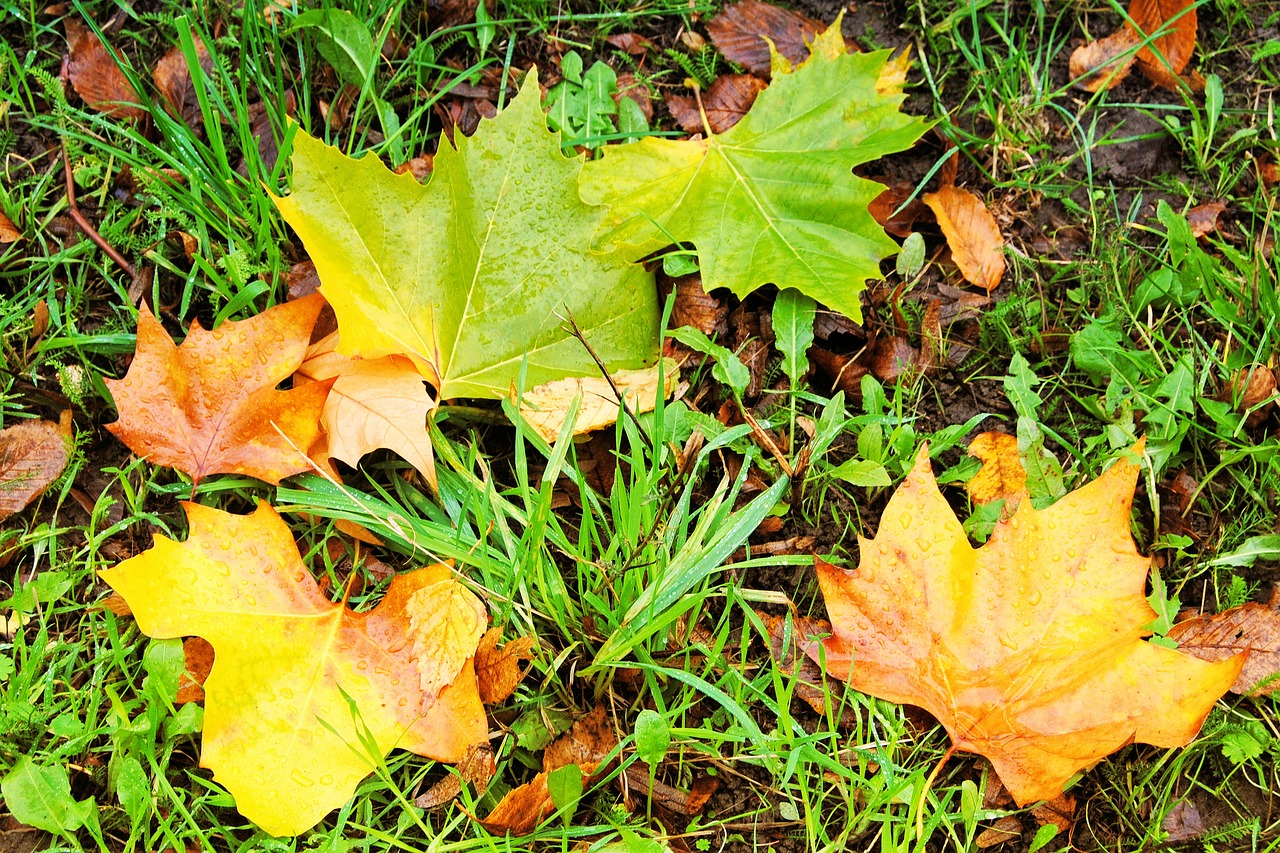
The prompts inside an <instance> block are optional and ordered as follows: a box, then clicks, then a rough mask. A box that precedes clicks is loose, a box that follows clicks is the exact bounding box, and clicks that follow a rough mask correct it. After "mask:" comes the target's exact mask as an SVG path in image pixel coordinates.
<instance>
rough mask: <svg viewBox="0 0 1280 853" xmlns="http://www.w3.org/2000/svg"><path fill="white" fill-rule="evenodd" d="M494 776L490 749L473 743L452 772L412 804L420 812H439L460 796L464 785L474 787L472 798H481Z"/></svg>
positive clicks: (496, 765)
mask: <svg viewBox="0 0 1280 853" xmlns="http://www.w3.org/2000/svg"><path fill="white" fill-rule="evenodd" d="M497 772H498V764H497V762H496V761H494V758H493V748H492V747H490V746H489V744H487V743H473V744H472V745H471V746H469V747H467V751H466V753H465V754H464V755H463V756H462V760H461V761H459V762H458V764H457V766H456V767H454V768H453V772H450V773H449V774H448V775H447V776H445V777H444V778H443V779H441V780H440V781H439V782H436V783H435V784H434V785H432V786H431V787H430V788H428V789H427V790H426V791H425V792H424V793H422V794H420V795H419V796H418V797H417V798H416V799H414V801H413V804H414V805H415V806H417V807H418V808H420V809H436V808H439V807H440V806H443V805H445V804H446V803H449V802H451V801H452V800H453V799H454V798H455V797H457V796H458V795H459V794H461V793H462V785H463V783H464V782H465V783H468V784H471V785H474V786H475V789H476V796H477V797H482V796H484V792H485V791H487V790H489V782H490V781H491V780H492V779H493V774H495V773H497Z"/></svg>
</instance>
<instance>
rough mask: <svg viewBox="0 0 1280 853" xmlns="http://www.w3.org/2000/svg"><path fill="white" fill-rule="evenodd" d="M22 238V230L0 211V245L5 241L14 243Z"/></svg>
mask: <svg viewBox="0 0 1280 853" xmlns="http://www.w3.org/2000/svg"><path fill="white" fill-rule="evenodd" d="M21 239H22V232H21V231H20V230H18V226H17V225H14V224H13V220H12V219H10V218H9V217H7V216H5V215H4V212H3V211H0V245H2V244H5V243H16V242H18V241H19V240H21Z"/></svg>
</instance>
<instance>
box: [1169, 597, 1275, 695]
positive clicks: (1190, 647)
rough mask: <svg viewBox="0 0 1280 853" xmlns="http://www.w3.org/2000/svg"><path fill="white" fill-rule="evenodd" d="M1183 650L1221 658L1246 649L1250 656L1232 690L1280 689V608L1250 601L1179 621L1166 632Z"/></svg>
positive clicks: (1204, 657)
mask: <svg viewBox="0 0 1280 853" xmlns="http://www.w3.org/2000/svg"><path fill="white" fill-rule="evenodd" d="M1166 636H1168V637H1169V639H1171V640H1174V641H1176V642H1177V644H1178V648H1179V650H1181V651H1184V652H1186V653H1187V654H1189V655H1194V656H1195V657H1198V658H1200V659H1201V660H1209V661H1220V660H1226V659H1229V658H1231V657H1233V656H1235V655H1238V654H1241V653H1242V652H1248V654H1249V656H1248V658H1247V659H1246V660H1245V662H1244V668H1243V669H1241V670H1240V676H1239V677H1238V678H1237V679H1236V680H1235V682H1234V683H1233V684H1232V685H1231V692H1232V693H1252V692H1253V691H1254V690H1255V689H1256V688H1258V687H1259V686H1261V691H1260V692H1262V693H1273V692H1275V691H1276V690H1280V678H1276V675H1277V674H1280V610H1276V609H1275V608H1272V607H1267V606H1266V605H1264V604H1257V603H1254V602H1250V603H1248V604H1242V605H1241V606H1239V607H1233V608H1231V609H1230V610H1225V611H1223V612H1222V613H1215V614H1213V615H1207V614H1206V615H1202V616H1194V617H1192V618H1191V619H1184V620H1183V621H1181V622H1178V623H1177V624H1175V625H1174V626H1173V627H1172V628H1171V629H1170V630H1169V633H1168V634H1167V635H1166Z"/></svg>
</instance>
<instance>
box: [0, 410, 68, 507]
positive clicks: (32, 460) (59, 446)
mask: <svg viewBox="0 0 1280 853" xmlns="http://www.w3.org/2000/svg"><path fill="white" fill-rule="evenodd" d="M66 439H67V436H66V435H65V433H64V432H63V430H62V428H61V427H60V426H59V425H58V424H56V423H54V422H53V421H23V422H22V423H17V424H14V425H13V426H11V427H9V428H8V429H6V430H4V431H3V432H0V521H3V520H4V519H6V518H8V517H9V516H11V515H13V514H14V513H16V512H19V511H21V510H22V509H23V508H25V507H26V505H27V504H29V503H31V502H32V501H33V500H35V499H36V498H37V497H38V496H39V495H40V493H41V492H43V491H44V490H45V489H47V488H48V487H49V486H50V485H51V484H52V483H53V481H54V480H56V479H58V476H59V475H60V474H62V469H63V468H66V467H67V459H68V455H67V441H66Z"/></svg>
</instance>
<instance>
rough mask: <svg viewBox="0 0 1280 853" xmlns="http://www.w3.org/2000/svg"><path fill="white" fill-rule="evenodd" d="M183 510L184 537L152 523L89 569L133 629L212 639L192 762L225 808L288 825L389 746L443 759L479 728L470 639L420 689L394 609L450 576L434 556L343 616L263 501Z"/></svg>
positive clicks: (263, 822)
mask: <svg viewBox="0 0 1280 853" xmlns="http://www.w3.org/2000/svg"><path fill="white" fill-rule="evenodd" d="M183 506H184V508H185V509H186V512H187V519H188V522H189V525H190V530H191V533H190V535H189V536H188V537H187V540H186V541H185V542H182V543H178V542H175V541H173V540H172V539H168V538H166V537H164V536H159V535H157V536H156V539H155V545H154V546H153V547H152V548H151V550H149V551H147V552H145V553H143V554H140V555H139V556H137V557H133V558H131V559H129V560H125V561H124V562H122V563H120V564H119V565H118V566H116V567H115V568H113V569H108V570H105V571H103V572H102V573H101V575H102V579H103V580H105V581H106V582H107V583H108V584H110V585H111V587H112V588H113V589H114V590H115V591H116V592H118V593H120V594H121V595H122V596H123V597H124V598H125V599H126V600H127V601H128V603H129V607H130V608H131V609H132V611H133V615H134V618H135V619H137V621H138V627H139V628H141V629H142V631H143V633H145V634H147V635H149V636H152V637H158V638H170V637H186V636H198V637H203V638H204V639H205V640H208V641H209V643H210V645H212V647H213V649H214V652H215V659H214V663H213V667H212V669H211V670H210V672H209V676H208V678H207V679H206V680H205V683H204V689H205V696H206V700H205V716H204V742H203V746H202V749H201V756H200V762H201V765H202V766H204V767H208V768H209V769H211V770H212V771H213V778H214V781H216V782H217V783H218V784H220V785H223V786H224V787H225V788H226V789H227V790H228V791H229V792H230V793H231V794H232V796H234V797H235V799H236V807H237V808H238V809H239V810H240V812H241V814H243V815H244V816H245V817H247V818H249V819H250V820H252V821H253V822H254V823H256V824H257V825H258V826H260V827H262V828H263V829H264V830H266V831H267V832H269V833H271V834H272V835H296V834H298V833H301V832H304V831H306V830H308V829H310V828H311V827H313V826H315V824H316V823H318V822H319V821H320V820H321V819H323V818H324V816H325V815H326V814H328V813H329V812H330V811H332V810H333V809H335V808H338V807H339V806H341V805H342V804H343V803H345V802H346V801H347V800H348V799H350V798H351V795H352V794H353V793H354V792H355V789H356V786H357V785H358V784H359V783H360V780H362V779H363V778H364V777H365V776H367V775H368V774H369V773H370V772H371V771H372V770H373V768H374V767H375V766H376V765H377V763H378V762H379V761H380V760H381V759H382V758H383V757H384V756H385V755H386V754H387V753H388V752H390V751H391V749H392V748H395V747H398V748H401V749H407V750H409V751H410V752H415V753H418V754H419V755H425V756H428V757H430V758H434V759H436V760H439V761H456V760H458V759H460V758H461V757H462V756H463V755H464V754H465V753H466V750H467V747H468V746H469V745H471V744H473V743H478V742H481V741H483V740H485V738H486V735H487V726H486V723H485V716H484V708H483V706H482V705H481V704H480V697H479V694H478V693H477V687H476V677H475V670H474V668H473V665H472V661H471V658H470V655H471V654H472V653H473V652H474V649H475V646H474V644H473V645H472V646H471V648H470V649H463V650H453V652H454V654H453V658H452V659H454V660H461V663H460V665H459V666H458V668H457V669H456V670H455V671H454V672H453V673H451V674H449V676H448V677H447V678H445V677H443V676H441V677H440V678H437V679H436V680H437V681H439V682H440V684H439V687H438V688H437V689H434V690H433V691H431V692H427V693H424V692H422V690H421V689H420V672H421V664H422V663H423V662H422V661H419V660H417V659H415V657H414V651H413V650H414V648H416V646H417V638H416V637H414V636H413V631H412V628H411V624H410V623H411V618H410V613H409V610H410V607H411V603H412V604H413V605H414V606H417V607H423V606H425V603H424V602H422V601H421V600H420V596H422V595H423V593H424V591H426V590H437V591H439V590H440V587H439V584H441V583H446V584H452V583H453V580H452V572H451V570H450V569H449V568H448V567H447V566H441V565H437V566H431V567H429V568H425V569H418V570H416V571H412V572H406V573H403V574H400V575H397V576H396V577H395V578H394V579H393V580H392V582H391V585H390V586H389V587H388V589H387V591H386V593H385V595H384V596H383V599H382V601H381V602H380V603H379V604H378V606H377V607H375V608H373V609H372V610H370V611H367V612H364V613H355V612H353V611H351V610H350V609H348V608H347V607H345V606H344V605H342V604H338V603H334V602H331V601H329V600H328V599H327V598H325V596H324V595H323V594H322V593H321V592H320V588H319V586H318V585H317V584H316V582H315V580H314V579H313V578H312V577H311V574H310V573H309V572H308V571H307V569H306V567H305V566H304V565H303V563H302V560H301V558H300V557H299V555H298V549H297V546H296V545H295V544H294V541H293V536H292V534H291V533H290V532H289V528H288V527H287V526H286V525H285V523H284V522H283V521H282V520H281V519H280V517H279V516H278V515H277V514H276V512H275V510H273V509H272V508H271V507H270V506H268V505H266V504H259V505H258V509H257V510H256V511H255V512H254V513H253V514H252V515H248V516H238V515H231V514H229V513H225V512H221V511H219V510H215V509H210V508H208V507H203V506H200V505H198V504H191V503H187V504H183ZM445 685H447V686H445ZM366 743H371V744H372V745H373V748H374V751H375V752H376V754H366V752H365V746H364V744H366Z"/></svg>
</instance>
